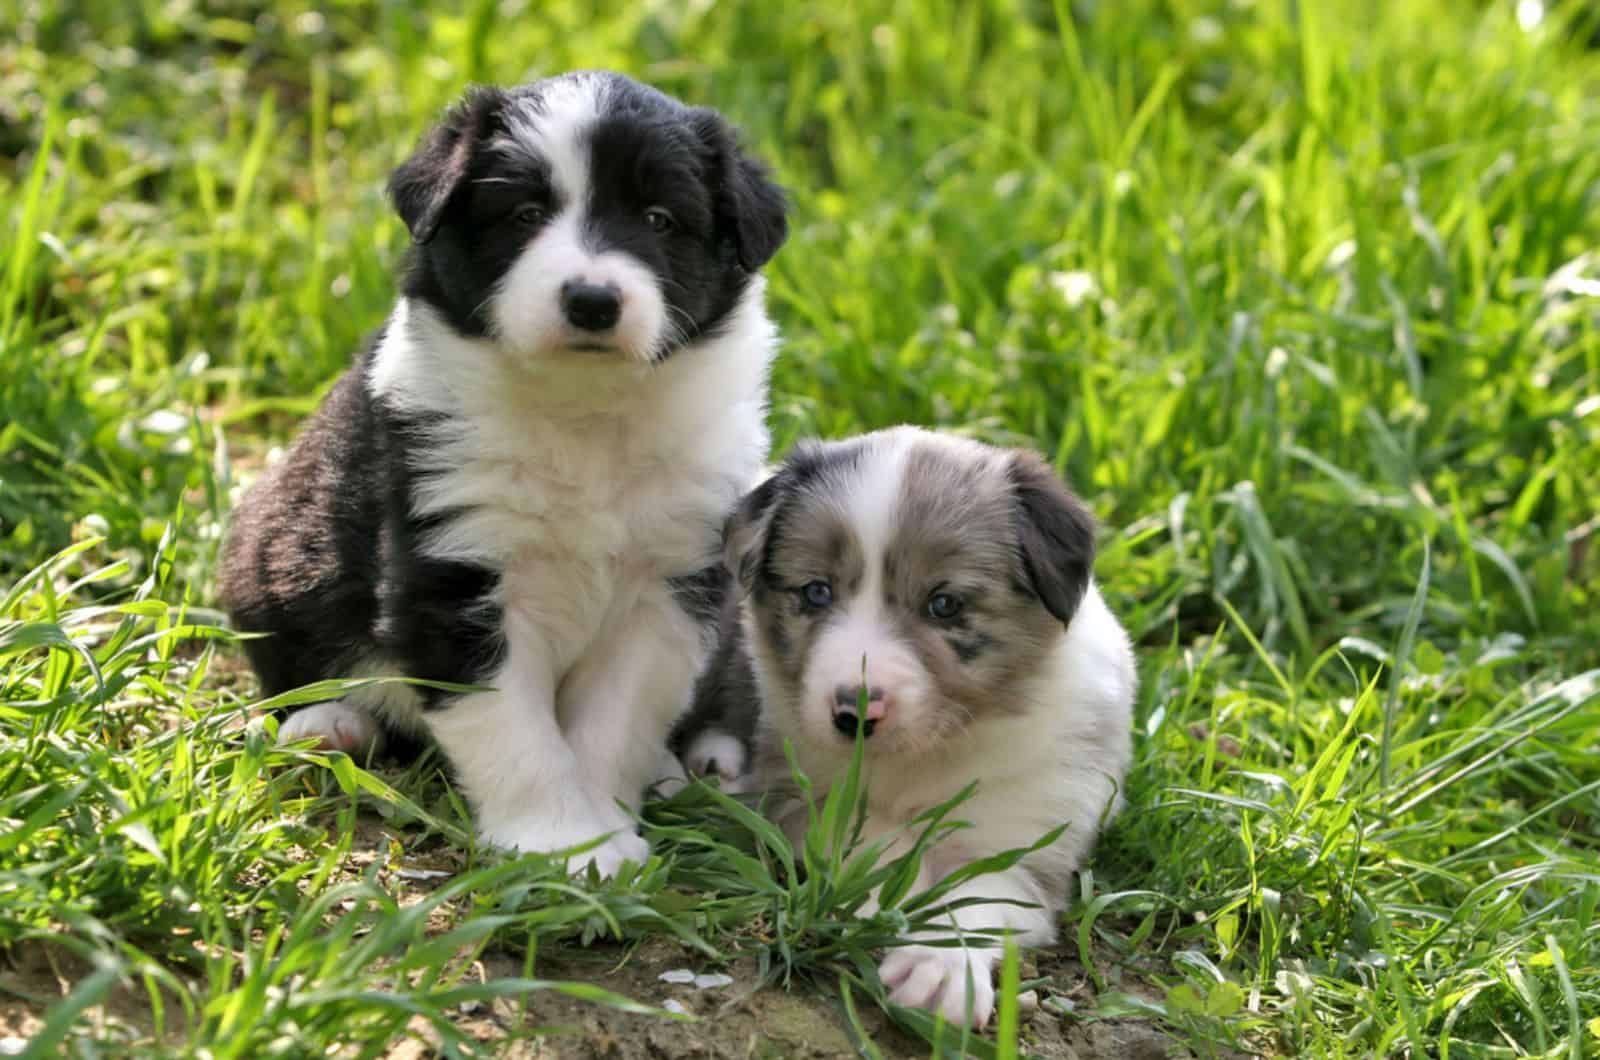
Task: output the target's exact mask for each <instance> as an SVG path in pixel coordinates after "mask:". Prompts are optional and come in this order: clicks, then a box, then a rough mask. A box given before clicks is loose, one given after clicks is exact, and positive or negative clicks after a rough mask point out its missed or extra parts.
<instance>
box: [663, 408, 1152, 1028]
mask: <svg viewBox="0 0 1600 1060" xmlns="http://www.w3.org/2000/svg"><path fill="white" fill-rule="evenodd" d="M1093 557H1094V537H1093V522H1092V520H1091V518H1090V516H1089V513H1088V512H1087V511H1086V510H1085V509H1084V507H1083V505H1082V504H1081V503H1080V502H1079V501H1078V499H1077V498H1076V497H1074V496H1073V495H1072V493H1070V492H1069V491H1068V490H1067V488H1066V487H1065V486H1064V485H1062V483H1061V482H1060V480H1059V479H1057V478H1056V476H1055V475H1054V474H1053V473H1052V472H1051V470H1050V468H1049V466H1048V465H1047V464H1045V462H1044V461H1043V460H1041V459H1040V458H1039V457H1038V456H1036V455H1034V454H1032V453H1028V452H1025V451H1021V450H1003V449H996V448H993V447H990V446H986V445H982V444H980V443H977V442H974V441H970V440H967V439H962V438H956V437H952V436H949V435H942V434H936V433H932V432H929V431H924V430H919V429H916V428H910V427H900V428H895V429H893V430H887V431H879V432H876V433H873V434H868V435H865V436H863V437H859V438H855V439H851V440H849V441H844V442H835V443H828V444H812V445H806V446H802V447H800V448H798V449H797V450H796V451H795V452H794V453H793V454H792V455H791V456H790V457H789V458H788V460H787V461H786V462H785V463H784V464H783V465H782V466H781V467H780V468H779V469H778V470H777V472H776V473H775V474H773V475H772V476H771V477H770V478H769V479H767V480H766V482H764V483H763V484H762V485H761V486H759V487H758V488H756V489H755V490H754V491H753V492H751V493H750V494H749V496H747V497H746V499H745V500H744V501H743V502H742V504H741V506H740V507H739V509H738V510H737V511H736V513H735V514H734V516H733V517H732V519H731V520H730V522H729V524H728V533H727V560H728V563H729V565H730V567H731V568H732V570H733V571H734V572H736V574H737V576H738V579H739V581H740V583H741V584H742V587H743V590H744V597H743V601H742V604H741V605H739V606H738V607H730V608H729V609H728V611H727V613H726V617H725V621H724V630H723V642H722V645H721V647H720V648H719V650H718V656H717V664H714V665H713V667H712V668H711V669H710V670H709V671H708V672H707V674H706V676H705V677H704V678H703V679H702V681H701V682H700V686H699V690H698V694H697V701H696V705H695V710H694V712H693V713H692V714H691V715H690V716H689V717H688V718H687V719H686V721H685V725H684V728H683V730H682V731H680V733H679V734H678V740H679V742H680V744H681V745H683V746H684V753H685V761H686V763H687V764H688V765H689V766H690V768H691V769H692V770H694V771H695V772H700V773H708V772H716V773H720V774H722V775H723V777H724V778H725V779H731V781H732V786H733V787H735V788H742V789H745V790H759V791H765V792H769V793H772V796H773V797H772V798H769V801H768V804H767V805H768V810H769V812H771V813H772V814H773V815H774V817H775V819H776V820H777V821H778V822H779V823H780V824H782V825H783V826H784V827H785V829H786V830H787V831H788V832H789V833H790V834H791V836H792V837H793V838H794V839H795V840H797V841H798V840H799V839H800V838H801V837H802V835H803V832H804V830H805V828H806V822H807V812H806V810H807V808H806V805H805V803H804V801H803V799H802V797H801V795H800V793H799V792H797V791H795V790H794V789H793V785H792V782H791V774H790V768H789V765H788V763H787V761H786V759H785V755H784V751H783V746H784V741H785V740H788V741H789V742H790V744H791V746H792V747H793V749H794V753H795V756H796V761H797V763H798V764H799V766H800V767H801V769H802V770H803V771H804V772H805V773H806V775H807V777H808V778H809V779H810V780H811V782H812V783H813V785H815V789H816V792H817V793H818V796H819V797H820V795H822V794H824V793H826V792H827V791H828V789H829V788H830V787H831V786H832V784H833V783H834V782H835V781H836V780H837V779H838V778H839V777H840V776H841V775H842V773H843V771H844V770H845V769H846V768H847V767H848V765H849V762H850V758H851V754H852V750H853V747H854V741H855V736H856V732H857V729H858V727H859V728H860V730H861V732H862V733H863V734H864V735H865V737H866V740H865V745H864V751H865V755H864V760H863V761H864V768H865V783H866V787H867V818H866V826H865V838H866V839H867V840H869V841H871V840H877V839H891V838H892V840H893V841H892V843H891V845H890V847H889V851H888V854H889V856H895V855H897V854H899V853H902V852H903V851H904V850H905V849H906V846H907V845H908V844H909V843H910V842H911V840H912V839H913V838H914V836H915V834H916V832H917V828H916V827H915V826H913V825H912V822H913V821H914V820H915V818H916V817H917V816H918V815H919V814H921V813H923V812H924V811H926V810H928V809H930V808H932V807H934V806H937V805H939V804H941V803H943V802H946V801H948V800H949V799H951V798H952V797H954V796H955V795H956V794H957V793H958V792H960V791H961V790H962V788H964V787H965V786H966V785H967V784H969V783H971V782H973V781H977V782H978V787H977V791H976V794H975V795H974V796H973V797H972V799H971V800H969V801H968V802H966V803H963V804H962V805H961V806H960V807H959V808H958V809H957V810H956V814H955V815H956V816H957V817H959V818H961V819H963V820H966V821H969V822H971V823H972V824H973V825H974V826H975V827H973V828H971V829H967V830H963V831H959V832H956V833H954V834H953V835H951V836H950V837H949V838H947V839H945V840H944V841H943V842H941V843H940V844H939V845H937V846H935V847H934V848H933V850H932V851H931V852H929V853H928V855H927V856H926V857H925V859H924V861H923V863H922V871H923V878H922V879H921V880H919V881H918V885H917V887H916V888H914V890H913V893H915V892H916V891H917V890H922V889H926V888H927V887H929V886H932V885H933V884H934V883H936V882H937V881H939V880H940V879H943V878H944V877H946V876H948V875H949V874H950V873H952V872H954V871H956V870H957V869H959V868H961V867H962V866H964V865H966V864H968V863H970V862H972V861H974V860H976V859H979V858H983V857H987V856H989V855H992V854H997V853H1000V852H1002V851H1005V850H1010V849H1015V848H1019V847H1025V846H1028V845H1031V844H1032V843H1034V842H1036V841H1038V840H1039V839H1040V838H1041V837H1042V836H1044V835H1045V834H1046V833H1048V832H1049V831H1050V830H1051V829H1052V828H1055V827H1057V826H1059V825H1061V824H1063V823H1065V824H1066V825H1067V829H1066V831H1065V832H1064V833H1063V834H1062V836H1061V838H1060V839H1059V840H1058V841H1056V842H1055V843H1054V844H1053V845H1051V846H1049V847H1046V848H1045V849H1043V850H1040V851H1038V852H1036V853H1034V854H1032V855H1030V856H1029V857H1027V858H1026V859H1024V860H1023V861H1022V862H1020V863H1019V864H1018V865H1016V866H1015V867H1013V868H1012V869H1010V870H1008V871H1006V872H1003V873H998V874H992V875H985V876H980V877H977V878H975V879H973V880H971V881H969V882H967V883H965V884H962V885H960V886H958V887H957V888H956V889H955V890H954V891H953V892H952V893H951V895H950V897H949V900H950V901H952V902H961V901H972V900H975V901H974V904H971V905H967V906H965V907H963V908H961V909H959V910H957V911H955V912H954V913H952V914H951V920H952V923H951V924H950V928H952V929H954V931H955V932H957V933H959V934H961V935H962V936H963V937H964V941H965V947H964V948H962V947H955V948H949V947H936V946H930V945H926V944H923V943H922V942H918V941H916V940H908V942H909V943H910V944H908V945H905V946H902V947H899V948H896V949H894V950H892V951H891V952H890V953H889V955H888V956H887V958H886V959H885V960H884V961H883V964H882V966H881V969H880V971H881V974H882V977H883V980H884V982H885V984H886V985H888V986H889V988H890V989H891V991H892V997H893V998H894V1000H896V1001H897V1002H899V1003H901V1004H906V1005H914V1006H922V1007H926V1008H929V1009H935V1010H940V1011H943V1012H944V1014H945V1015H946V1017H948V1018H949V1019H951V1020H953V1021H954V1020H965V1019H966V1018H967V1017H968V1013H969V1005H970V1015H971V1018H972V1020H973V1022H975V1023H976V1024H978V1025H980V1026H981V1025H982V1024H984V1023H986V1022H987V1021H988V1019H989V1015H990V1013H991V1011H992V1009H993V1006H994V986H993V981H992V972H993V968H994V965H995V963H996V961H997V959H998V956H999V953H1000V951H999V949H997V948H996V947H997V945H998V943H997V942H996V941H995V940H994V939H992V938H988V937H985V936H984V935H983V934H977V935H972V934H969V933H971V932H982V931H985V930H999V931H1008V932H1012V933H1015V935H1016V936H1017V938H1018V942H1019V944H1020V945H1042V944H1046V943H1049V942H1051V941H1052V940H1053V939H1054V937H1055V930H1056V915H1057V913H1058V912H1059V911H1060V909H1061V907H1062V905H1063V903H1064V901H1065V899H1066V896H1067V886H1068V882H1069V881H1068V877H1069V876H1070V874H1071V873H1072V872H1073V871H1074V870H1075V869H1076V868H1077V867H1078V865H1079V863H1080V862H1081V861H1082V860H1083V858H1084V856H1085V855H1086V854H1087V853H1088V851H1089V848H1090V846H1091V844H1092V843H1093V841H1094V838H1095V834H1096V832H1097V831H1098V830H1099V827H1100V825H1101V823H1102V821H1103V820H1105V819H1106V818H1107V817H1108V815H1109V814H1110V813H1111V812H1112V811H1114V810H1115V808H1116V806H1117V803H1118V801H1119V794H1118V793H1119V789H1120V787H1121V782H1122V777H1123V774H1124V773H1125V771H1126V770H1127V767H1128V762H1129V758H1130V754H1131V732H1130V728H1131V724H1132V703H1133V696H1134V688H1135V683H1136V674H1135V670H1134V660H1133V654H1132V651H1131V649H1130V647H1129V644H1128V638H1127V635H1126V634H1125V633H1124V632H1123V629H1122V627H1121V625H1119V624H1118V622H1117V620H1116V619H1115V618H1114V617H1113V616H1112V614H1111V612H1110V611H1109V610H1107V608H1106V605H1105V603H1104V601H1103V600H1102V599H1101V596H1100V593H1099V591H1098V590H1097V589H1096V588H1095V585H1094V581H1093V578H1092V575H1091V565H1092V562H1093ZM863 660H864V661H863ZM863 675H864V678H865V688H863ZM863 700H864V701H865V702H866V717H865V718H860V717H858V715H857V710H858V706H859V704H860V703H861V702H862V701H863ZM757 703H759V710H756V709H755V707H756V704H757ZM752 750H753V755H752V756H751V757H750V758H749V759H748V760H747V758H746V755H747V753H749V752H751V751H752ZM908 833H909V834H908ZM1018 903H1021V904H1018ZM945 937H948V934H946V935H945ZM969 976H970V981H971V985H972V990H971V991H970V992H969V990H968V982H969Z"/></svg>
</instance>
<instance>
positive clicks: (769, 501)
mask: <svg viewBox="0 0 1600 1060" xmlns="http://www.w3.org/2000/svg"><path fill="white" fill-rule="evenodd" d="M793 479H794V476H793V474H792V473H791V472H790V470H789V468H788V467H781V468H779V469H778V470H777V471H774V472H773V473H772V474H771V475H770V476H769V477H768V478H767V480H766V481H765V482H763V483H761V485H759V486H757V487H756V488H755V489H753V490H751V491H750V492H749V493H747V494H745V495H744V497H743V499H741V500H740V501H739V504H738V506H737V507H736V508H734V510H733V514H732V515H730V516H728V521H727V522H726V523H725V524H724V525H723V528H722V548H723V562H724V563H725V564H727V567H728V569H729V570H730V571H732V572H733V576H734V577H735V578H737V579H738V581H739V585H740V587H741V588H742V589H743V591H744V592H747V593H748V592H749V591H750V590H751V589H753V588H755V584H756V572H757V571H759V570H760V568H761V557H762V556H763V555H764V554H765V553H766V550H767V531H768V530H770V529H771V527H772V516H773V513H774V512H776V511H777V509H778V502H779V501H781V500H782V499H783V498H784V497H785V496H787V495H788V494H789V492H790V491H791V490H792V489H793V488H794V483H793Z"/></svg>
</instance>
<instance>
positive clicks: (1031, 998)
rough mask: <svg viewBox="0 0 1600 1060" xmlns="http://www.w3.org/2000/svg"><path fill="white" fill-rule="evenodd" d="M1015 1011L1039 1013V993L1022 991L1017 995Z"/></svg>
mask: <svg viewBox="0 0 1600 1060" xmlns="http://www.w3.org/2000/svg"><path fill="white" fill-rule="evenodd" d="M1017 1011H1018V1012H1038V1011H1039V991H1037V990H1024V991H1023V992H1022V993H1020V994H1018V995H1017Z"/></svg>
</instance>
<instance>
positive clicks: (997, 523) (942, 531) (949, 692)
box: [728, 428, 1094, 754]
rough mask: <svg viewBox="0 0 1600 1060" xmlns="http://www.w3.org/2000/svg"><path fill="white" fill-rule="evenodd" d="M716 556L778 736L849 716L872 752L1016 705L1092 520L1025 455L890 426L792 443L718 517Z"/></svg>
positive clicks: (1084, 579) (832, 724) (840, 727)
mask: <svg viewBox="0 0 1600 1060" xmlns="http://www.w3.org/2000/svg"><path fill="white" fill-rule="evenodd" d="M728 553H729V557H728V558H729V564H730V566H732V567H733V569H734V571H735V572H736V573H737V574H738V576H739V578H740V581H741V582H742V584H743V586H744V588H745V590H746V591H747V592H748V594H749V596H748V599H747V604H746V614H747V623H746V631H747V634H748V636H749V638H750V646H751V652H752V658H753V660H754V662H755V664H756V672H757V676H758V680H759V682H760V684H761V686H762V701H763V704H764V706H765V707H767V708H768V709H771V710H772V711H774V712H775V714H774V717H775V719H776V722H777V725H778V726H779V728H780V729H781V730H782V731H783V733H784V734H786V735H793V736H796V737H797V738H798V737H803V738H805V739H807V740H808V741H809V742H810V743H811V744H812V745H813V746H816V745H826V743H827V742H828V741H834V742H835V743H844V742H845V741H849V740H851V739H853V738H854V736H855V733H856V731H857V728H858V726H859V727H861V728H862V730H863V731H864V732H865V733H866V734H867V735H868V737H869V738H870V742H869V743H868V745H867V747H868V752H869V753H871V754H881V753H895V752H910V753H917V752H920V751H923V750H926V749H928V748H930V747H932V746H934V745H936V744H938V743H939V742H940V741H941V740H944V739H946V738H948V737H949V736H951V735H952V734H954V733H956V732H959V731H960V730H961V729H962V728H963V727H964V726H965V725H966V724H967V723H968V722H969V721H971V720H972V719H974V718H976V717H978V716H980V715H983V714H986V713H1000V714H1004V713H1007V712H1013V711H1020V710H1022V709H1024V708H1025V704H1024V702H1023V701H1022V700H1021V699H1020V698H1018V696H1017V693H1018V691H1019V689H1020V686H1021V683H1022V682H1023V681H1024V680H1025V679H1026V678H1027V677H1028V676H1029V675H1031V674H1033V673H1036V672H1037V670H1038V667H1039V663H1040V660H1041V658H1042V656H1043V655H1044V653H1045V652H1047V651H1048V650H1049V649H1050V648H1051V647H1052V646H1053V645H1054V644H1055V643H1056V642H1057V640H1058V638H1059V637H1060V636H1061V633H1062V630H1063V628H1064V627H1065V625H1066V624H1067V623H1069V622H1070V621H1071V619H1072V616H1073V614H1074V613H1075V612H1076V610H1077V607H1078V603H1079V601H1080V600H1081V599H1082V597H1083V594H1084V591H1085V588H1086V587H1087V585H1088V584H1089V578H1090V567H1091V564H1092V561H1093V555H1094V538H1093V522H1092V520H1091V518H1090V516H1089V514H1088V512H1087V510H1086V509H1084V507H1083V505H1082V504H1081V503H1080V502H1079V501H1078V500H1077V498H1076V497H1074V496H1073V495H1072V494H1071V493H1070V492H1069V491H1068V490H1067V488H1066V487H1065V486H1064V485H1063V484H1062V483H1061V482H1060V480H1059V479H1057V478H1056V477H1055V475H1054V474H1053V473H1052V472H1051V471H1050V468H1049V466H1048V465H1046V464H1045V463H1044V462H1043V461H1042V460H1040V459H1039V457H1037V456H1036V455H1034V454H1032V453H1028V452H1024V451H1020V450H1003V449H996V448H993V447H990V446H985V445H981V444H979V443H976V442H972V441H968V440H965V439H959V438H953V437H950V436H947V435H939V434H934V433H931V432H927V431H920V430H916V429H913V428H897V429H894V430H890V431H879V432H876V433H874V434H870V435H866V436H864V437H861V438H857V439H853V440H851V441H847V442H837V443H825V444H818V445H809V446H803V447H801V448H799V449H797V450H796V451H795V453H794V454H792V455H791V456H790V457H789V459H788V460H787V461H786V462H785V463H784V465H783V466H782V467H781V468H780V469H779V470H778V471H777V472H776V473H775V474H774V475H773V476H772V477H771V478H769V479H768V480H767V481H766V482H765V483H764V484H763V485H762V486H760V487H759V488H757V489H756V490H755V491H754V492H752V493H751V494H750V495H749V496H748V497H747V498H746V499H745V501H744V502H743V504H742V505H741V506H740V509H739V510H738V511H737V512H736V513H735V514H734V516H733V518H732V519H731V520H730V522H729V527H728ZM863 701H864V702H865V704H866V715H865V718H864V719H862V718H860V717H859V716H858V710H859V709H860V705H861V704H862V702H863ZM863 722H864V723H863Z"/></svg>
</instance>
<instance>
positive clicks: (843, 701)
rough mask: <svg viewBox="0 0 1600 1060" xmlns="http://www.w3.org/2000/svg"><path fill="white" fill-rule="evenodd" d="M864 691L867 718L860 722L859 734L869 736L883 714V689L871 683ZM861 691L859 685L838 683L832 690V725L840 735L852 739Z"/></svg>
mask: <svg viewBox="0 0 1600 1060" xmlns="http://www.w3.org/2000/svg"><path fill="white" fill-rule="evenodd" d="M865 691H866V700H867V718H866V720H865V721H864V722H862V723H861V735H862V736H871V735H872V730H873V729H875V728H877V725H878V719H879V718H881V717H883V714H884V702H883V689H881V688H879V687H878V686H877V685H873V686H871V687H870V688H868V689H866V690H865ZM861 693H862V688H861V686H860V685H839V686H838V687H837V688H835V689H834V690H833V727H834V728H835V729H837V730H839V734H840V735H841V736H847V737H849V738H850V739H852V740H853V739H855V736H856V712H857V711H858V710H860V709H861V699H862V696H861Z"/></svg>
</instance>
